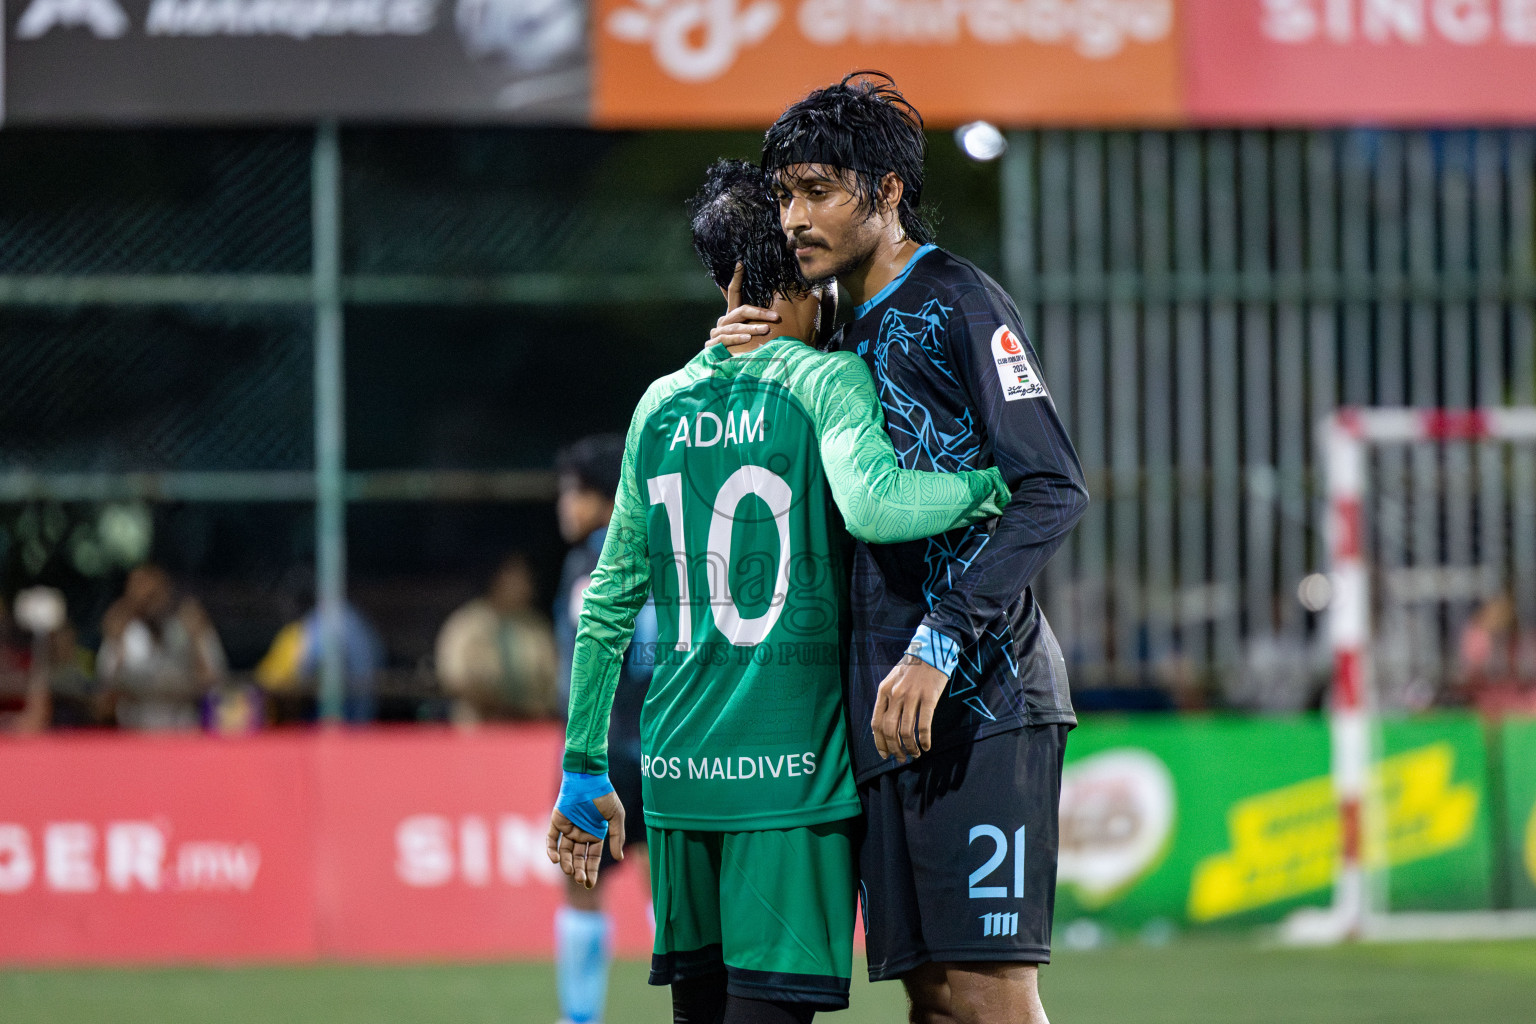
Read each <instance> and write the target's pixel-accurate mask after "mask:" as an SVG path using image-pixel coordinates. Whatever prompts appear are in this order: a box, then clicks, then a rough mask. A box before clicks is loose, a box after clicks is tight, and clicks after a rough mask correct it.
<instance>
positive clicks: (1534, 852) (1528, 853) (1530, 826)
mask: <svg viewBox="0 0 1536 1024" xmlns="http://www.w3.org/2000/svg"><path fill="white" fill-rule="evenodd" d="M1525 873H1526V874H1528V875H1530V876H1531V881H1533V882H1536V807H1532V808H1531V820H1530V821H1528V822H1526V823H1525Z"/></svg>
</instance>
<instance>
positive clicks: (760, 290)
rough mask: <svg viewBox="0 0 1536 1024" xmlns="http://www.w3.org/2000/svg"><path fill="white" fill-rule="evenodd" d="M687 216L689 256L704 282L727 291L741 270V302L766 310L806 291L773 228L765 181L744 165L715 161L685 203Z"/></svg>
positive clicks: (775, 216)
mask: <svg viewBox="0 0 1536 1024" xmlns="http://www.w3.org/2000/svg"><path fill="white" fill-rule="evenodd" d="M688 212H689V213H691V214H692V215H693V250H694V252H696V253H698V254H699V260H700V261H701V262H702V263H703V264H704V269H705V270H707V271H709V276H710V277H711V278H712V279H713V280H714V282H715V284H717V285H719V286H720V287H721V288H728V287H730V284H731V278H732V276H734V275H735V273H736V264H738V263H740V264H741V267H742V276H741V301H742V302H745V303H747V304H748V305H752V306H768V305H770V304H771V303H772V302H773V297H774V296H775V295H787V296H791V297H793V296H799V295H803V294H805V293H806V292H807V291H809V290H810V285H809V283H807V281H806V280H805V277H804V275H802V274H801V273H800V265H799V263H797V262H796V261H795V257H794V254H793V253H792V252H790V251H789V243H788V241H787V240H786V239H785V238H784V232H783V230H782V229H781V228H780V227H779V208H778V206H777V205H776V204H775V203H774V201H773V198H772V197H771V196H770V195H769V194H768V179H767V177H766V176H765V175H764V174H763V172H762V170H761V169H760V168H757V167H754V166H753V165H752V164H749V163H747V162H746V161H745V160H716V161H715V162H714V163H713V164H711V165H710V167H709V171H708V172H707V173H706V175H705V178H704V185H703V187H702V188H700V189H699V191H698V193H697V194H696V195H695V196H694V197H693V198H692V199H690V200H689V201H688Z"/></svg>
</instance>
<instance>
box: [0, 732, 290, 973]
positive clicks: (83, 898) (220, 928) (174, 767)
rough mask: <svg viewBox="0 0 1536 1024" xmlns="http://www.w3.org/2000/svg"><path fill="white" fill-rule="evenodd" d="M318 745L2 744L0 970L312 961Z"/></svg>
mask: <svg viewBox="0 0 1536 1024" xmlns="http://www.w3.org/2000/svg"><path fill="white" fill-rule="evenodd" d="M312 766H313V754H312V744H311V743H308V742H306V741H305V740H303V739H300V738H297V737H292V738H290V737H272V738H268V737H262V738H259V739H253V740H249V741H238V742H229V743H219V742H215V741H211V740H208V739H204V738H202V737H187V738H151V737H123V738H118V737H80V738H62V739H42V740H36V741H26V742H9V743H4V744H0V778H3V779H4V780H5V781H4V784H3V787H0V961H6V962H12V963H39V962H50V961H151V960H168V959H196V960H207V959H223V958H227V957H262V958H280V959H287V958H301V957H312V956H314V955H315V952H316V947H315V878H314V864H315V849H314V840H315V820H314V791H313V784H312V778H311V775H312Z"/></svg>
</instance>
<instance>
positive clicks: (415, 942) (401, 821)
mask: <svg viewBox="0 0 1536 1024" xmlns="http://www.w3.org/2000/svg"><path fill="white" fill-rule="evenodd" d="M563 740H564V734H563V733H562V732H561V731H560V730H559V729H558V728H553V727H545V728H524V729H517V730H489V729H487V730H480V731H477V732H474V733H467V734H456V733H453V732H449V731H446V730H443V731H437V730H432V731H418V730H408V731H407V730H401V731H397V732H363V733H354V734H350V735H349V734H345V733H341V734H336V735H333V736H328V737H324V738H323V739H322V741H321V743H320V744H319V747H318V749H317V767H318V771H317V773H316V777H317V778H318V780H319V786H318V790H319V799H318V801H317V812H318V820H319V821H320V822H321V823H322V825H321V830H320V856H319V863H318V870H317V877H318V879H319V881H320V894H319V904H320V915H319V920H320V948H321V950H322V951H323V952H325V953H328V954H334V955H338V956H345V957H367V958H370V959H373V958H384V957H425V956H453V957H497V956H509V955H511V956H549V955H551V952H552V951H553V949H554V914H555V911H556V909H557V908H558V907H559V906H560V904H561V902H562V898H563V897H562V893H563V892H564V884H565V876H564V875H563V874H561V872H560V869H559V868H557V867H555V865H553V864H551V863H550V862H549V858H548V857H547V856H546V855H545V852H544V836H545V833H546V832H547V831H548V829H549V811H550V808H551V807H553V806H554V802H555V792H556V790H557V789H558V788H559V785H560V753H561V749H562V744H563ZM607 888H608V891H607V893H606V898H607V905H608V908H609V909H610V910H611V911H612V912H613V914H614V918H615V930H616V934H615V935H614V940H615V947H616V948H617V949H618V950H620V951H621V952H623V953H626V954H629V955H641V954H646V953H649V952H650V948H651V935H650V925H649V924H648V922H647V919H646V903H647V901H648V899H649V897H648V896H647V895H646V894H645V893H644V891H643V889H642V887H641V885H640V884H639V880H638V878H637V873H636V872H635V871H633V870H630V869H629V868H627V867H625V868H621V869H620V870H619V871H617V872H616V873H615V874H614V875H613V877H612V878H610V879H609V882H608V883H607Z"/></svg>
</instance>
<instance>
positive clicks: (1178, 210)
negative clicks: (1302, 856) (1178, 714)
mask: <svg viewBox="0 0 1536 1024" xmlns="http://www.w3.org/2000/svg"><path fill="white" fill-rule="evenodd" d="M1013 143H1014V145H1013V151H1014V153H1015V156H1014V158H1013V159H1012V161H1011V163H1010V164H1009V165H1008V166H1007V167H1006V168H1005V170H1004V174H1005V180H1004V185H1003V187H1004V197H1005V207H1004V210H1005V212H1004V225H1005V230H1004V236H1003V237H1004V245H1005V267H1006V279H1007V281H1008V282H1009V285H1010V287H1011V289H1012V291H1013V292H1014V294H1015V295H1016V296H1017V297H1018V298H1019V300H1020V302H1021V305H1022V307H1023V308H1024V309H1025V310H1027V312H1026V314H1025V316H1026V318H1027V320H1028V321H1029V324H1028V326H1029V327H1030V328H1031V329H1032V330H1033V332H1034V334H1035V337H1036V339H1037V340H1038V341H1039V343H1040V347H1041V349H1042V359H1043V360H1044V362H1045V364H1046V367H1045V369H1046V373H1047V376H1048V379H1049V380H1050V381H1051V383H1052V387H1053V390H1054V393H1055V396H1056V400H1057V403H1058V405H1060V406H1061V407H1063V408H1064V409H1065V410H1066V415H1067V420H1068V423H1069V425H1070V427H1071V429H1072V432H1073V437H1074V439H1075V440H1076V442H1077V445H1078V450H1079V452H1080V454H1081V456H1082V458H1083V462H1084V468H1085V469H1086V471H1087V473H1088V477H1089V481H1090V488H1091V490H1092V492H1093V494H1094V495H1095V497H1096V498H1097V499H1098V500H1097V501H1096V502H1095V503H1094V505H1093V507H1092V508H1091V510H1090V512H1089V514H1088V516H1087V518H1086V519H1085V520H1084V521H1083V523H1082V525H1081V526H1080V527H1079V528H1078V530H1077V532H1076V535H1075V536H1074V537H1073V538H1072V541H1071V543H1070V545H1069V547H1068V549H1067V550H1066V551H1065V552H1064V553H1063V554H1062V555H1060V556H1058V558H1057V559H1056V561H1055V562H1054V563H1053V564H1052V565H1051V567H1050V569H1049V570H1048V585H1047V591H1048V596H1047V597H1046V607H1047V609H1048V610H1049V611H1050V613H1051V615H1052V617H1053V619H1054V620H1055V621H1056V622H1057V623H1059V626H1060V632H1061V633H1062V635H1063V636H1064V637H1065V638H1066V642H1067V644H1068V646H1069V647H1070V649H1071V651H1072V654H1073V658H1074V660H1075V661H1076V663H1077V665H1078V668H1079V678H1086V679H1087V680H1089V681H1094V682H1104V683H1119V684H1136V683H1144V682H1148V681H1161V682H1165V683H1170V684H1173V685H1180V684H1190V685H1194V686H1196V687H1199V686H1201V685H1204V686H1206V687H1207V688H1208V689H1213V690H1215V691H1216V693H1218V694H1219V695H1221V696H1223V697H1226V698H1227V699H1229V700H1234V701H1236V702H1239V703H1241V702H1243V701H1244V699H1245V695H1244V693H1243V689H1244V683H1243V677H1244V674H1245V671H1246V668H1245V663H1248V662H1250V660H1251V657H1252V656H1253V655H1254V654H1255V653H1256V652H1258V651H1262V650H1264V649H1266V648H1268V649H1270V650H1275V649H1279V650H1282V651H1284V650H1289V651H1291V652H1293V655H1294V656H1295V657H1297V658H1299V659H1304V658H1305V657H1306V652H1307V651H1308V650H1309V644H1308V637H1309V635H1310V633H1311V626H1310V623H1309V621H1308V616H1307V612H1306V611H1305V609H1304V608H1303V607H1302V606H1301V604H1300V603H1299V602H1298V601H1297V600H1296V599H1295V597H1294V594H1295V591H1296V587H1297V585H1298V583H1299V582H1300V580H1301V579H1302V578H1303V576H1304V575H1306V574H1307V573H1309V572H1311V571H1313V570H1315V569H1318V568H1322V567H1324V566H1325V555H1324V547H1323V528H1324V515H1325V511H1326V510H1325V505H1324V503H1323V501H1322V497H1323V495H1322V492H1321V490H1320V477H1319V474H1318V470H1317V467H1318V462H1317V459H1316V454H1317V453H1316V442H1317V438H1316V437H1315V428H1316V425H1317V424H1318V423H1319V422H1320V420H1321V419H1322V417H1323V416H1325V415H1326V414H1327V413H1329V412H1331V411H1332V410H1333V409H1334V408H1335V407H1337V406H1339V405H1340V404H1346V405H1389V406H1390V405H1404V404H1412V405H1418V406H1448V407H1468V406H1472V405H1511V404H1513V405H1522V404H1529V403H1531V402H1532V401H1533V399H1536V316H1533V308H1536V307H1533V303H1536V266H1533V258H1536V235H1533V220H1532V196H1533V160H1536V149H1533V142H1532V136H1531V135H1530V134H1529V133H1527V132H1502V131H1500V132H1492V131H1490V132H1450V133H1430V132H1410V133H1401V132H1386V131H1351V132H1271V131H1244V132H1227V131H1216V132H1207V133H1195V132H1180V133H1171V134H1170V133H1163V132H1146V133H1108V134H1103V133H1066V132H1042V133H1025V134H1019V135H1016V136H1015V137H1014V139H1013ZM1412 457H1414V458H1417V459H1418V460H1419V463H1418V464H1417V466H1418V472H1417V473H1415V474H1414V476H1413V478H1412V480H1411V481H1407V480H1404V481H1402V482H1401V484H1400V487H1399V488H1398V489H1393V488H1388V489H1387V490H1386V491H1385V492H1384V493H1383V494H1382V496H1381V499H1380V500H1381V501H1382V502H1384V503H1387V504H1390V503H1392V502H1397V503H1398V505H1399V506H1400V505H1401V503H1402V495H1401V493H1400V489H1401V487H1411V488H1412V490H1411V499H1412V502H1413V506H1412V507H1413V513H1414V514H1413V516H1412V519H1411V523H1412V526H1411V529H1412V530H1413V539H1412V540H1411V541H1410V542H1408V543H1405V544H1401V545H1396V546H1395V547H1394V550H1397V551H1400V552H1401V555H1400V557H1401V558H1402V559H1403V560H1404V561H1403V564H1404V565H1407V566H1410V567H1419V568H1432V567H1439V566H1442V565H1449V566H1452V567H1455V566H1470V565H1472V564H1473V562H1474V545H1475V547H1476V557H1477V558H1480V559H1483V560H1485V561H1487V562H1490V563H1502V562H1504V561H1506V560H1507V561H1508V562H1509V565H1510V567H1511V570H1512V572H1511V573H1510V575H1512V577H1513V579H1514V580H1515V581H1517V582H1518V585H1519V587H1520V601H1521V605H1522V607H1523V609H1525V611H1526V612H1527V613H1529V612H1530V611H1532V610H1536V594H1533V592H1532V587H1533V586H1536V546H1533V538H1531V537H1529V536H1524V535H1521V534H1519V533H1516V534H1514V535H1513V536H1510V537H1508V538H1507V542H1506V539H1505V534H1504V533H1502V532H1500V531H1498V530H1496V529H1494V523H1495V516H1496V515H1498V512H1497V510H1498V509H1500V508H1501V507H1502V504H1503V503H1504V502H1505V501H1507V500H1508V497H1507V495H1506V490H1507V489H1512V491H1511V493H1512V494H1513V500H1514V501H1515V502H1516V503H1517V504H1518V505H1519V507H1520V508H1521V509H1524V510H1526V511H1527V512H1528V511H1529V509H1530V507H1531V504H1532V503H1533V502H1536V492H1533V488H1532V486H1531V484H1532V476H1531V473H1530V464H1529V462H1528V461H1524V459H1523V458H1522V459H1517V460H1516V461H1515V462H1514V464H1513V469H1512V470H1511V474H1512V475H1509V476H1501V475H1500V474H1499V473H1497V472H1495V471H1494V467H1492V465H1491V464H1490V465H1489V466H1486V467H1484V470H1485V471H1484V472H1483V473H1481V474H1480V476H1479V480H1480V483H1479V485H1478V489H1477V490H1476V491H1474V490H1473V489H1472V488H1471V487H1470V486H1468V481H1470V480H1471V476H1470V474H1469V473H1468V460H1469V459H1470V458H1471V455H1470V454H1469V452H1468V450H1466V449H1465V448H1464V447H1463V448H1461V449H1457V448H1455V447H1453V448H1452V450H1451V451H1450V452H1449V453H1448V454H1447V455H1446V457H1445V463H1444V466H1443V470H1442V471H1441V472H1438V473H1437V472H1436V471H1434V467H1433V462H1434V459H1435V458H1436V457H1437V456H1435V455H1434V454H1433V453H1428V454H1426V453H1423V452H1420V453H1417V454H1416V455H1414V456H1412ZM1479 457H1481V458H1484V459H1493V458H1495V456H1493V455H1490V454H1483V455H1480V456H1479ZM1426 460H1427V461H1426ZM1382 521H1383V522H1384V523H1385V524H1387V528H1390V525H1391V524H1392V523H1401V521H1402V520H1401V517H1398V518H1396V519H1394V518H1392V517H1390V516H1388V517H1385V518H1384V519H1383V520H1382ZM1516 521H1519V522H1526V523H1529V522H1531V519H1530V517H1529V515H1521V516H1517V519H1516ZM1479 524H1481V525H1482V526H1483V530H1482V533H1481V534H1479V533H1478V526H1479ZM1507 578H1509V577H1508V576H1506V575H1505V573H1504V572H1503V571H1501V572H1500V573H1499V579H1500V580H1504V579H1507ZM1466 596H1467V597H1469V598H1470V597H1471V596H1472V595H1470V594H1469V595H1466ZM1277 645H1278V647H1277Z"/></svg>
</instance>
